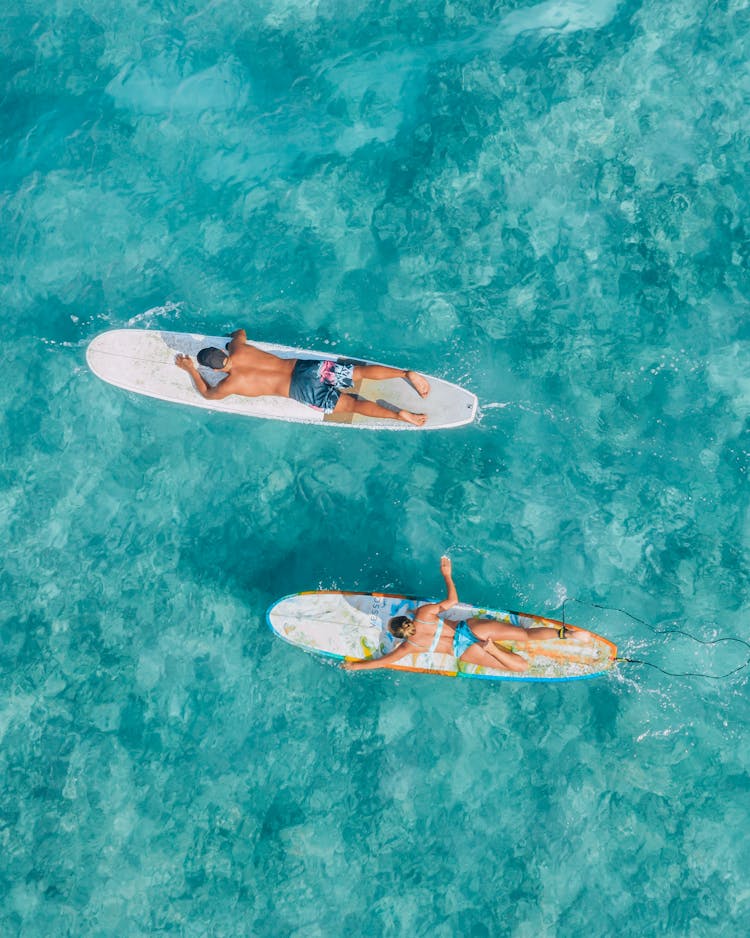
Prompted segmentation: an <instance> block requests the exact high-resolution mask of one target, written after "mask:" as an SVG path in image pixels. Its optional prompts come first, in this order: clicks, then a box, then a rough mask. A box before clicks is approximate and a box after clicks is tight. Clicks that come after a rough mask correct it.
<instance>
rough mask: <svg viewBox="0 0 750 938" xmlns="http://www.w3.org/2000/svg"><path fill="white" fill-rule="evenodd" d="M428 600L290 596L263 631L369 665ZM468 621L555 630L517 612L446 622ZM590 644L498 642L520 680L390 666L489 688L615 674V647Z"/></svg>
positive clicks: (464, 669) (552, 623)
mask: <svg viewBox="0 0 750 938" xmlns="http://www.w3.org/2000/svg"><path fill="white" fill-rule="evenodd" d="M426 602H434V600H429V599H415V598H414V597H409V596H396V595H391V594H388V593H346V592H337V591H335V590H322V591H318V592H309V593H294V594H293V595H291V596H285V597H284V598H283V599H280V600H278V602H275V603H274V604H273V605H272V606H271V607H270V608H269V609H268V612H267V613H266V618H267V621H268V625H269V626H270V628H271V630H272V631H273V632H275V634H276V635H278V636H279V637H280V638H283V639H284V640H285V641H287V642H289V643H290V644H292V645H296V646H297V647H298V648H303V649H304V650H305V651H309V652H313V653H314V654H317V655H321V656H323V657H327V658H334V659H336V660H339V661H343V660H345V659H347V658H373V657H379V656H381V655H384V654H386V653H387V652H389V651H390V650H391V649H392V648H393V647H394V646H395V645H396V644H398V640H397V639H394V638H393V636H392V635H391V634H390V632H389V631H388V630H387V628H386V624H387V622H388V620H389V619H390V618H391V617H392V616H398V615H404V614H406V615H411V614H412V613H413V612H414V610H415V609H416V608H417V607H418V606H420V605H422V604H424V603H426ZM473 616H476V617H479V618H482V619H495V620H497V621H498V622H508V623H510V624H511V625H518V626H521V628H525V629H528V628H535V627H539V626H547V627H551V628H559V626H560V625H561V624H562V623H560V622H558V621H556V620H555V619H547V618H544V617H543V616H535V615H529V614H526V613H519V612H502V611H499V610H496V609H486V608H484V607H480V606H469V605H466V604H465V603H460V604H459V605H457V606H454V608H453V609H451V610H450V611H449V612H448V613H446V615H445V618H446V619H449V620H454V621H458V620H460V619H468V618H471V617H473ZM586 634H587V635H588V636H590V637H591V640H590V641H586V642H582V641H579V640H576V638H575V633H573V634H572V635H570V636H569V637H568V638H565V639H559V638H554V639H548V640H546V641H542V642H537V641H535V642H530V643H528V644H520V643H519V644H518V645H516V644H515V643H513V642H500V643H499V644H500V647H501V648H508V649H510V650H511V651H514V652H516V654H518V655H521V656H522V657H523V658H525V659H526V660H527V661H528V663H529V667H528V670H527V671H524V672H522V673H511V672H509V671H502V670H499V669H494V668H484V667H479V666H478V665H473V664H467V663H466V662H464V661H460V660H458V659H456V658H454V657H453V655H444V654H428V653H427V652H423V653H416V654H413V655H407V656H406V657H405V658H401V659H400V660H399V661H397V662H396V663H395V664H393V665H391V666H390V667H391V668H392V669H393V670H394V671H423V672H426V673H429V674H442V675H444V676H446V677H470V678H478V679H482V680H490V681H578V680H583V679H585V678H592V677H598V676H600V675H601V674H604V673H605V671H608V670H609V669H610V668H611V667H613V665H614V663H615V660H616V658H617V648H616V647H615V645H613V644H612V642H610V641H608V640H607V639H606V638H602V637H601V636H600V635H596V634H595V633H594V632H587V633H586Z"/></svg>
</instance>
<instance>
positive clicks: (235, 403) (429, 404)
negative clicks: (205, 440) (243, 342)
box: [86, 329, 477, 430]
mask: <svg viewBox="0 0 750 938" xmlns="http://www.w3.org/2000/svg"><path fill="white" fill-rule="evenodd" d="M228 342H229V339H228V338H227V337H226V336H223V337H222V336H210V335H209V336H206V335H195V334H193V333H183V332H160V331H156V330H147V329H114V330H112V331H110V332H103V333H102V334H101V335H98V336H97V337H96V338H95V339H94V340H93V341H92V342H91V343H90V344H89V347H88V348H87V349H86V361H87V362H88V366H89V368H90V369H91V370H92V371H93V372H94V374H95V375H97V377H99V378H101V379H102V380H103V381H107V382H109V384H114V385H115V386H116V387H118V388H124V389H125V390H126V391H135V392H136V393H137V394H145V395H146V396H148V397H156V398H159V399H160V400H162V401H172V402H173V403H175V404H190V405H191V406H192V407H203V408H205V409H206V410H214V411H223V412H225V413H230V414H242V415H244V416H246V417H263V418H266V419H270V420H290V421H293V422H296V423H318V424H333V425H344V426H353V427H359V428H362V429H371V430H438V429H443V430H444V429H447V428H449V427H460V426H463V425H464V424H467V423H471V422H472V421H473V420H474V417H475V415H476V410H477V399H476V396H475V395H474V394H472V393H471V392H470V391H465V390H464V389H463V388H460V387H458V386H457V385H455V384H451V383H450V382H449V381H442V380H441V379H440V378H432V377H430V376H426V377H427V379H428V381H429V382H430V393H429V395H428V396H427V397H426V398H421V397H420V396H419V394H417V392H416V391H415V390H414V388H413V387H412V386H411V385H410V384H409V382H408V381H406V380H401V379H392V380H388V381H371V380H369V379H366V380H363V381H359V382H357V383H356V384H355V385H354V388H353V389H352V390H353V392H354V393H355V394H357V395H359V396H360V397H363V398H366V399H367V400H371V401H376V402H377V403H379V404H382V405H383V406H385V407H388V408H389V409H392V410H410V411H414V412H416V413H422V414H427V421H426V423H425V424H424V426H422V427H415V426H412V425H411V424H408V423H404V422H403V421H401V420H385V419H381V418H375V417H363V416H361V415H359V414H349V413H347V414H342V415H341V416H339V415H338V414H328V415H325V414H323V412H322V411H320V410H316V409H315V408H313V407H308V406H307V405H306V404H300V403H299V402H298V401H293V400H290V399H289V398H285V397H240V396H239V395H236V394H233V395H230V396H229V397H226V398H224V400H220V401H207V400H205V398H203V397H201V395H200V394H199V393H198V391H197V390H196V389H195V385H194V384H193V381H192V379H191V377H190V375H189V374H188V373H187V372H185V371H183V370H182V369H181V368H178V367H177V365H176V364H175V357H176V356H177V355H179V354H182V355H189V356H190V357H191V358H192V359H193V361H195V358H196V355H197V354H198V352H199V351H200V349H202V348H207V347H209V346H214V347H217V348H222V349H223V348H226V346H227V343H228ZM248 344H250V345H253V346H255V347H256V348H259V349H261V350H262V351H264V352H271V353H272V354H274V355H277V356H278V357H279V358H303V359H311V358H316V359H317V358H321V359H328V360H332V361H346V362H353V363H354V364H356V365H371V364H378V363H376V362H369V361H363V360H362V359H354V358H348V357H346V356H344V355H335V354H333V353H331V352H312V351H309V350H303V349H296V348H290V347H289V346H286V345H271V344H268V343H266V342H250V343H248ZM198 370H199V371H200V373H201V375H202V376H203V378H204V379H205V381H206V383H207V384H217V383H218V382H217V377H218V375H217V372H215V371H212V370H211V369H210V368H201V367H200V366H199V368H198Z"/></svg>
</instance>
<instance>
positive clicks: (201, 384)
mask: <svg viewBox="0 0 750 938" xmlns="http://www.w3.org/2000/svg"><path fill="white" fill-rule="evenodd" d="M175 365H177V367H178V368H182V370H183V371H186V372H187V373H188V374H189V375H190V377H191V378H192V379H193V384H194V385H195V387H196V389H197V391H198V393H199V394H200V396H201V397H205V399H206V400H207V401H220V400H222V399H223V398H225V397H229V395H230V394H231V393H232V386H231V375H229V376H227V377H226V378H225V379H224V380H223V381H222V382H220V383H219V384H217V385H216V387H215V388H212V387H209V385H207V384H206V382H205V381H204V380H203V378H202V377H201V375H200V372H199V371H198V369H197V368H196V367H195V365H194V364H193V360H192V358H191V357H190V356H189V355H178V356H177V358H176V359H175ZM227 385H229V387H227Z"/></svg>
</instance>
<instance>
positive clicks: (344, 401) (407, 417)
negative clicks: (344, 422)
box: [333, 394, 427, 427]
mask: <svg viewBox="0 0 750 938" xmlns="http://www.w3.org/2000/svg"><path fill="white" fill-rule="evenodd" d="M333 412H334V413H336V414H347V413H349V414H362V416H363V417H377V418H379V419H380V420H403V422H404V423H411V424H413V425H414V426H415V427H421V426H423V425H424V423H425V421H426V420H427V415H426V414H413V413H412V412H411V411H410V410H388V408H387V407H382V406H381V405H380V404H376V403H375V401H363V400H360V399H359V398H356V397H353V396H352V395H351V394H342V395H341V397H339V399H338V401H337V402H336V406H335V407H334V408H333Z"/></svg>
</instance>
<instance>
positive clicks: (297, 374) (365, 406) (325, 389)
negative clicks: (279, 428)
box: [175, 329, 430, 427]
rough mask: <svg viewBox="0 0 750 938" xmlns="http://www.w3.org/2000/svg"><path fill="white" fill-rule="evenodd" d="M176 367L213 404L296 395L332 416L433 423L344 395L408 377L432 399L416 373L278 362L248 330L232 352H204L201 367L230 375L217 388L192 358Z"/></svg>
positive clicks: (238, 334)
mask: <svg viewBox="0 0 750 938" xmlns="http://www.w3.org/2000/svg"><path fill="white" fill-rule="evenodd" d="M175 364H176V365H177V366H178V368H182V370H183V371H187V373H188V374H189V375H190V377H191V378H192V379H193V383H194V384H195V387H196V388H197V390H198V393H199V394H201V395H202V396H203V397H204V398H206V400H208V401H219V400H222V398H225V397H228V396H229V395H230V394H240V395H242V396H244V397H265V396H267V395H271V396H274V397H290V398H292V400H294V401H299V402H300V403H301V404H307V405H308V406H310V407H315V408H317V409H318V410H322V411H323V412H324V413H326V414H332V413H334V412H335V413H337V414H341V413H355V414H361V415H362V416H365V417H379V418H380V419H381V420H382V419H383V418H385V419H388V420H403V421H404V422H405V423H411V424H413V425H414V426H416V427H421V426H422V425H423V424H424V422H425V421H426V420H427V417H426V416H425V414H414V413H412V412H411V411H410V410H389V409H388V408H387V407H382V406H381V405H380V404H376V403H375V402H374V401H365V400H361V399H360V398H358V397H354V396H353V395H352V394H342V393H341V392H342V391H346V390H348V389H349V388H351V387H353V386H354V384H355V382H357V381H360V380H362V379H363V378H370V379H372V380H374V381H383V380H387V379H389V378H404V379H405V380H406V381H408V382H409V384H411V385H412V387H413V388H414V390H415V391H416V392H417V394H419V396H420V397H427V395H428V394H429V393H430V384H429V382H428V381H427V379H426V378H425V377H423V376H422V375H420V374H417V372H416V371H400V370H399V369H398V368H389V367H388V366H387V365H353V364H348V365H346V364H343V363H341V362H335V361H324V360H307V359H295V358H278V357H277V356H276V355H272V354H271V353H270V352H263V351H261V349H259V348H255V346H254V345H248V344H247V335H246V334H245V330H244V329H237V330H236V331H235V332H233V333H232V341H231V342H230V343H229V346H228V347H227V350H226V351H223V350H222V349H218V348H204V349H201V350H200V352H198V364H200V365H203V366H204V367H207V368H212V369H213V370H214V371H223V372H225V373H226V375H227V377H226V378H224V380H223V381H220V382H219V384H217V385H216V387H213V388H212V387H210V386H209V385H207V384H206V382H205V381H204V380H203V378H202V377H201V375H200V373H199V371H198V369H197V368H196V367H195V365H194V364H193V360H192V359H191V358H190V356H189V355H178V356H177V358H176V360H175Z"/></svg>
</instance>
